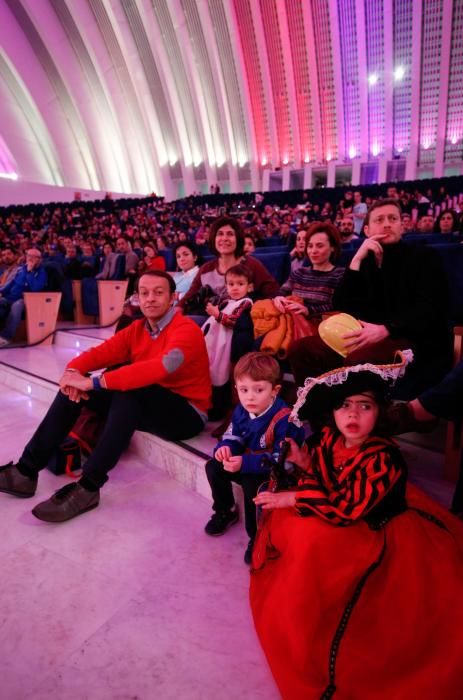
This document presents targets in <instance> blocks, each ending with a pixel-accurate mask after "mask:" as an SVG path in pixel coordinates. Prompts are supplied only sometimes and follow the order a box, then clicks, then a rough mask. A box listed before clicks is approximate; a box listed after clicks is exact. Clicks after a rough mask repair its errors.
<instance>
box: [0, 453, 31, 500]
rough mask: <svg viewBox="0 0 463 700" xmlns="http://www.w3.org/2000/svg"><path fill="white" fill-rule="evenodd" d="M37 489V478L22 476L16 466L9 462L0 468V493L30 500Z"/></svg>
mask: <svg viewBox="0 0 463 700" xmlns="http://www.w3.org/2000/svg"><path fill="white" fill-rule="evenodd" d="M36 489H37V477H35V478H31V477H29V476H24V474H21V472H20V471H19V469H18V465H17V464H13V462H10V463H9V464H5V465H4V466H3V467H0V491H2V492H3V493H9V494H11V495H12V496H18V498H30V497H31V496H33V495H34V493H35V491H36Z"/></svg>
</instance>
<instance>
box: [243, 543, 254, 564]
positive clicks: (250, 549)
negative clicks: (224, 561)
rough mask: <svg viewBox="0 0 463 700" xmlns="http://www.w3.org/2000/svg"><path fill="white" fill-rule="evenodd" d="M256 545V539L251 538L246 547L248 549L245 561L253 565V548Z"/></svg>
mask: <svg viewBox="0 0 463 700" xmlns="http://www.w3.org/2000/svg"><path fill="white" fill-rule="evenodd" d="M253 547H254V540H249V542H248V546H247V547H246V551H245V553H244V563H245V564H248V566H250V565H251V562H252V549H253Z"/></svg>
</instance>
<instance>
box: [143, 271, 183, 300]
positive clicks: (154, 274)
mask: <svg viewBox="0 0 463 700" xmlns="http://www.w3.org/2000/svg"><path fill="white" fill-rule="evenodd" d="M142 277H161V278H162V279H164V280H167V282H168V283H169V290H170V293H171V294H173V293H174V292H175V290H176V289H177V287H176V285H175V281H174V278H173V277H172V276H171V275H169V273H168V272H164V271H163V270H146V272H142V273H141V274H140V276H139V277H138V278H137V281H136V283H135V288H136V291H137V292H138V287H139V285H140V280H141V278H142Z"/></svg>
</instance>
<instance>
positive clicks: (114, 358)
mask: <svg viewBox="0 0 463 700" xmlns="http://www.w3.org/2000/svg"><path fill="white" fill-rule="evenodd" d="M145 323H146V321H145V319H140V320H138V321H134V322H133V323H132V324H131V325H130V326H128V327H127V328H124V329H123V330H121V331H119V333H116V334H115V335H113V337H112V338H109V339H108V340H106V341H105V342H104V343H102V344H101V345H98V346H97V347H95V348H91V349H90V350H87V351H86V352H84V353H82V355H79V356H78V357H76V358H74V359H73V360H71V362H70V363H69V364H68V368H72V369H77V370H79V372H81V373H82V374H85V373H86V372H91V371H93V370H96V369H103V368H104V367H112V366H114V365H118V364H121V363H129V364H126V365H125V366H124V367H120V368H119V369H114V370H109V371H108V372H105V375H104V376H105V382H106V386H107V388H108V389H115V390H118V391H128V390H129V389H138V388H140V387H143V386H148V385H150V384H159V385H160V386H163V387H165V388H166V389H170V390H171V391H174V392H175V393H176V394H179V395H180V396H184V397H185V399H187V401H189V402H191V403H192V404H193V405H194V406H196V408H198V409H199V410H200V411H203V412H204V413H205V412H206V411H207V409H208V408H209V407H210V400H211V380H210V376H209V361H208V356H207V351H206V345H205V343H204V337H203V334H202V333H201V329H200V328H199V326H197V325H196V323H194V322H193V321H191V320H190V319H189V318H187V317H185V316H182V315H181V314H179V313H177V314H175V315H174V317H173V318H172V320H171V321H170V323H169V324H168V325H167V326H166V327H165V328H164V329H163V330H162V331H161V333H160V335H159V336H158V337H157V338H156V340H153V339H152V338H151V336H150V334H149V333H148V331H147V330H146V328H145ZM178 351H180V352H178ZM169 353H170V354H169ZM182 354H183V357H184V360H183V362H182V363H181V364H180V365H179V366H178V367H177V368H176V369H173V367H172V365H176V363H177V361H178V358H179V357H180V358H181V355H182Z"/></svg>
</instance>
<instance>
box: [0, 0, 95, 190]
mask: <svg viewBox="0 0 463 700" xmlns="http://www.w3.org/2000/svg"><path fill="white" fill-rule="evenodd" d="M5 2H6V3H7V5H8V7H9V9H10V11H11V12H12V14H13V15H14V17H15V19H16V21H17V23H18V25H19V27H20V28H21V31H22V32H23V33H24V35H25V37H26V38H27V40H28V42H29V45H30V47H31V48H32V50H33V52H34V54H35V59H36V61H38V63H39V64H40V65H41V67H42V69H43V71H44V72H45V73H46V76H47V78H48V80H49V81H50V83H51V85H52V88H53V91H54V93H55V96H56V98H57V99H58V101H59V103H60V107H61V109H62V111H63V119H64V120H65V121H67V123H68V124H69V126H70V129H71V133H72V138H73V140H74V143H75V147H76V151H77V152H79V153H80V156H81V166H82V172H81V177H82V178H86V186H87V187H89V188H90V189H99V188H100V180H101V172H99V171H98V160H97V157H96V153H95V150H94V147H93V143H92V139H91V137H90V134H89V133H88V131H87V129H86V128H85V125H84V123H83V120H82V118H81V115H80V112H79V110H78V109H77V107H76V106H75V103H74V101H73V98H72V95H71V94H70V92H69V90H68V88H67V85H66V83H65V81H64V80H63V78H62V76H61V73H60V71H59V70H58V68H57V66H56V64H55V62H54V60H53V58H52V55H51V53H50V51H49V50H48V48H47V46H46V44H45V42H44V40H43V39H42V36H41V35H40V33H39V31H38V29H37V27H36V26H35V24H34V22H33V20H32V18H31V16H30V15H31V12H30V9H29V10H27V9H26V8H25V7H24V5H23V3H22V2H21V0H5ZM34 7H35V9H37V8H38V5H34ZM43 9H46V5H44V7H43ZM42 115H43V116H44V117H45V118H46V115H45V114H44V110H42ZM50 131H51V130H50Z"/></svg>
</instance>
